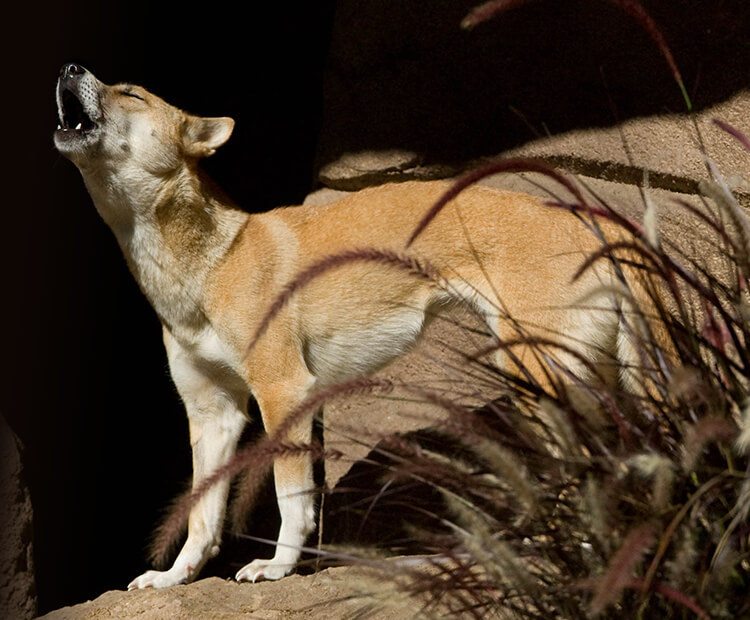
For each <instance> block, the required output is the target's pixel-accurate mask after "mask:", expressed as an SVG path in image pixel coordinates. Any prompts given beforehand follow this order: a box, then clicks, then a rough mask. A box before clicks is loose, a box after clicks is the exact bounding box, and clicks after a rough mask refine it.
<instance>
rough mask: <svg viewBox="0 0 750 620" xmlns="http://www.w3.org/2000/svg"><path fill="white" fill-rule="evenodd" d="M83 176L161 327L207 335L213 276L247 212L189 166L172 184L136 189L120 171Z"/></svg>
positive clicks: (152, 180) (147, 182) (153, 181)
mask: <svg viewBox="0 0 750 620" xmlns="http://www.w3.org/2000/svg"><path fill="white" fill-rule="evenodd" d="M83 176H84V179H85V181H86V185H87V187H88V189H89V192H90V194H91V196H92V198H93V200H94V204H95V205H96V208H97V210H98V211H99V213H100V214H101V216H102V218H103V219H104V220H105V222H106V223H107V224H108V225H109V226H110V228H111V229H112V231H113V232H114V233H115V236H116V237H117V240H118V242H119V244H120V247H121V248H122V251H123V254H124V255H125V258H126V260H127V262H128V266H129V267H130V270H131V271H132V273H133V275H134V276H135V278H136V280H137V281H138V284H139V285H140V287H141V289H142V290H143V292H144V294H145V295H146V297H148V299H149V301H150V302H151V305H152V306H153V307H154V309H155V310H156V312H157V314H158V315H159V318H160V319H161V320H162V322H163V323H164V324H165V325H166V326H167V327H168V329H170V331H172V332H173V333H174V334H175V335H177V334H178V333H181V332H184V333H185V334H186V335H188V334H190V333H197V332H198V331H200V330H201V329H203V328H204V327H205V326H206V324H207V318H206V315H205V312H204V308H203V304H204V300H205V293H206V285H207V280H208V277H209V274H210V272H211V271H212V270H213V269H214V268H215V267H216V266H217V265H218V264H220V263H221V262H222V261H223V259H224V258H225V256H226V255H227V253H228V251H229V249H230V247H231V245H232V243H233V241H234V240H235V238H236V237H237V235H238V234H239V233H240V231H241V230H242V229H243V228H244V226H245V225H246V223H247V220H248V217H249V216H248V214H246V213H244V212H242V211H240V210H238V209H236V208H233V207H232V206H230V204H229V203H228V201H227V200H226V199H225V198H224V197H223V196H222V195H221V192H219V191H218V190H217V189H216V188H215V186H214V185H213V184H212V183H211V181H210V180H209V179H208V178H207V177H205V176H204V175H203V174H202V173H201V172H200V171H198V170H196V169H194V168H189V167H187V166H185V167H184V168H182V169H180V170H178V171H177V172H175V173H174V174H172V175H170V176H169V177H168V178H164V177H155V176H154V177H149V178H145V179H144V178H143V177H140V178H139V179H138V182H137V183H133V182H129V180H128V178H127V175H126V174H124V173H122V171H120V172H119V173H118V172H111V173H106V172H105V173H102V172H99V173H88V174H87V173H86V172H85V171H84V172H83ZM123 177H124V178H123Z"/></svg>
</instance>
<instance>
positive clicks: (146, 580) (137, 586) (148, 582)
mask: <svg viewBox="0 0 750 620" xmlns="http://www.w3.org/2000/svg"><path fill="white" fill-rule="evenodd" d="M188 576H189V575H188V573H187V572H186V571H182V574H180V573H179V572H175V571H173V570H167V571H159V570H150V571H147V572H145V573H143V574H142V575H141V576H140V577H136V578H135V579H133V581H131V582H130V583H129V584H128V590H142V589H143V588H169V587H170V586H176V585H178V584H181V583H187V581H188Z"/></svg>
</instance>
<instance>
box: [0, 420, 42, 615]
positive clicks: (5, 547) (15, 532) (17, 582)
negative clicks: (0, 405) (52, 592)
mask: <svg viewBox="0 0 750 620" xmlns="http://www.w3.org/2000/svg"><path fill="white" fill-rule="evenodd" d="M20 453H21V444H20V441H19V440H18V438H17V437H16V436H15V434H14V433H13V431H12V430H11V429H10V427H9V426H8V424H7V423H6V421H5V418H4V417H3V416H2V415H0V618H5V619H6V620H25V619H26V618H33V617H34V616H36V605H37V598H36V582H35V580H34V558H33V547H32V538H33V527H32V514H33V511H32V507H31V496H30V495H29V489H28V488H27V486H26V484H25V482H24V479H23V467H22V465H21V456H20Z"/></svg>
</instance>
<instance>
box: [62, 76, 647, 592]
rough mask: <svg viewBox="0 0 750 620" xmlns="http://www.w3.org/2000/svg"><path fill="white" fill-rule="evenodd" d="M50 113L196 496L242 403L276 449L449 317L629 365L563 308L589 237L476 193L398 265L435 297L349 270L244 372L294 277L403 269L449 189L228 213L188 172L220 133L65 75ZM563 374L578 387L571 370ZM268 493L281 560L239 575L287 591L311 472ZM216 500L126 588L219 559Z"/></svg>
mask: <svg viewBox="0 0 750 620" xmlns="http://www.w3.org/2000/svg"><path fill="white" fill-rule="evenodd" d="M57 103H58V110H59V118H60V127H59V128H58V130H57V132H56V133H55V144H56V146H57V148H58V149H59V151H60V152H61V153H62V154H64V155H65V156H66V157H68V158H69V159H70V160H71V161H73V163H75V164H76V166H77V167H78V168H79V170H80V171H81V174H82V175H83V178H84V181H85V183H86V187H87V188H88V191H89V193H90V194H91V197H92V199H93V201H94V204H95V205H96V208H97V210H98V211H99V213H100V214H101V216H102V217H103V218H104V220H105V221H106V222H107V224H108V225H109V226H110V227H111V228H112V230H113V232H114V233H115V236H116V237H117V240H118V242H119V244H120V247H121V248H122V251H123V253H124V254H125V258H126V260H127V262H128V265H129V266H130V269H131V271H132V272H133V275H134V276H135V278H136V279H137V281H138V283H139V284H140V287H141V289H142V290H143V292H144V293H145V295H146V296H147V297H148V299H149V300H150V302H151V304H152V305H153V307H154V309H155V310H156V312H157V314H158V315H159V318H160V319H161V322H162V324H163V327H164V330H163V331H164V343H165V346H166V350H167V355H168V358H169V366H170V369H171V373H172V377H173V379H174V382H175V384H176V385H177V388H178V390H179V393H180V395H181V397H182V399H183V401H184V404H185V407H186V409H187V415H188V420H189V425H190V441H191V444H192V448H193V468H194V480H193V484H194V485H196V484H198V483H199V482H200V481H201V480H202V479H204V478H205V477H206V476H207V475H209V474H210V473H211V472H212V471H214V470H215V469H216V468H217V467H220V466H221V465H222V464H224V463H226V462H227V461H228V459H230V457H231V456H232V455H233V453H234V452H235V448H236V445H237V441H238V438H239V436H240V433H241V431H242V429H243V427H244V425H245V422H246V415H247V414H246V403H247V400H248V398H249V397H250V396H253V397H254V398H255V399H257V402H258V404H259V406H260V410H261V412H262V417H263V423H264V425H265V428H266V430H267V431H268V432H273V431H274V429H276V428H278V427H279V425H280V424H281V422H282V421H283V420H284V418H285V416H286V415H287V414H288V413H289V412H290V411H292V410H293V409H294V408H295V406H296V405H298V404H299V403H301V402H302V401H303V400H304V399H305V398H306V397H308V396H309V395H310V394H311V393H312V392H313V391H314V390H316V389H318V388H320V387H321V386H326V385H331V384H336V383H339V382H342V381H344V380H347V379H350V378H352V377H356V376H358V375H364V374H367V373H371V372H373V371H374V370H376V369H378V368H381V367H382V366H384V365H385V364H387V363H388V362H390V361H391V360H393V359H394V358H396V357H398V356H400V355H402V354H403V353H404V352H406V351H407V350H408V349H409V348H410V347H412V345H413V344H414V343H415V342H416V341H417V340H418V338H419V337H420V335H421V333H422V332H423V329H424V327H425V325H426V323H427V322H428V320H429V318H430V317H431V316H432V315H433V314H434V313H435V312H436V311H439V310H440V308H441V307H442V306H444V304H446V303H447V302H450V301H455V300H460V301H462V302H465V303H468V304H470V305H473V306H474V307H475V308H476V309H477V310H479V311H480V312H481V313H482V315H483V316H484V317H485V318H486V321H487V324H488V326H489V328H490V330H491V331H492V333H493V334H495V335H496V337H498V338H500V339H503V338H508V337H514V336H515V335H516V332H515V330H514V328H513V326H512V325H511V324H510V322H509V321H507V316H508V314H510V315H512V316H513V317H514V318H517V319H519V320H521V321H523V323H524V325H526V326H527V327H528V329H529V333H532V334H537V335H541V336H544V337H554V338H556V339H558V340H559V341H561V342H565V343H566V344H567V345H568V346H570V347H571V348H573V349H574V350H575V351H577V352H578V353H579V354H580V355H582V356H584V357H585V358H587V359H589V360H591V361H592V362H594V363H601V364H603V365H604V362H605V361H606V360H610V361H611V360H612V359H613V358H619V359H620V361H626V362H627V361H631V362H632V361H633V351H632V347H630V346H629V345H628V338H627V336H626V335H625V334H624V332H623V328H622V326H621V325H620V315H618V313H617V312H614V311H613V306H612V302H611V300H606V303H605V302H602V303H601V304H600V305H599V306H592V304H591V303H587V304H586V305H587V307H586V308H583V307H580V306H579V307H576V306H575V302H576V300H579V299H581V298H582V297H583V296H584V295H585V294H586V292H587V291H589V290H590V289H591V288H593V287H597V286H599V284H600V279H601V278H607V277H608V275H607V274H606V273H597V272H595V271H593V270H591V271H588V272H587V273H586V275H585V276H584V277H583V278H580V279H579V280H577V281H576V282H575V283H574V284H573V283H571V280H572V276H573V275H574V273H575V271H576V269H577V268H578V266H579V265H580V264H581V261H582V258H583V256H584V253H585V252H587V251H590V250H591V249H592V248H595V247H597V245H598V241H597V239H596V238H595V236H594V235H593V234H591V233H590V232H589V231H588V230H587V228H586V227H585V226H584V225H583V224H582V223H581V222H580V221H579V220H577V219H576V218H574V217H572V216H570V215H569V214H567V213H566V212H564V211H561V210H556V209H550V208H546V207H544V206H543V205H542V204H541V201H540V200H539V199H537V198H533V197H531V196H527V195H521V194H515V193H508V192H501V191H497V190H493V189H489V188H486V187H473V188H470V189H467V190H466V191H465V192H463V193H462V194H461V195H460V196H459V197H458V198H457V199H455V200H454V201H453V202H452V203H451V204H450V205H449V206H448V207H447V208H446V209H444V210H443V211H442V212H441V213H440V215H438V217H437V218H436V219H435V220H434V221H433V222H432V223H431V224H430V225H429V226H428V227H427V229H426V230H425V231H424V233H423V234H422V235H421V236H420V237H419V238H418V239H417V241H416V243H415V244H414V245H413V246H412V247H411V248H410V249H409V250H408V255H410V256H416V257H419V258H420V259H423V260H426V261H429V263H430V264H432V265H433V266H434V267H436V268H437V269H438V270H439V271H440V272H441V274H442V276H443V277H444V278H445V279H446V280H447V281H448V282H449V285H448V287H447V288H441V287H437V286H433V285H431V284H430V283H429V282H427V281H425V280H423V279H419V278H414V277H413V276H411V275H409V274H408V273H407V272H406V271H402V270H399V269H394V268H392V267H388V266H384V265H379V264H368V263H362V262H358V263H356V264H349V265H345V266H344V267H341V268H338V269H335V270H332V271H330V272H327V273H326V274H325V275H323V276H322V277H320V278H318V279H315V280H313V281H312V282H311V283H310V284H309V285H308V286H306V287H304V288H303V289H301V290H300V291H299V292H298V293H297V294H296V295H295V296H294V297H293V299H292V300H291V303H290V304H289V305H287V306H286V307H285V308H284V309H283V311H282V312H281V313H280V314H279V315H278V316H277V317H276V318H275V319H274V320H273V321H272V322H271V324H270V327H269V329H268V331H267V332H266V333H265V335H264V336H263V337H262V338H261V340H260V341H259V342H258V343H257V346H255V347H254V348H253V349H252V351H251V352H250V354H249V355H248V354H247V351H248V344H249V342H250V340H251V339H252V337H253V335H254V333H255V330H256V329H257V327H258V326H259V324H260V322H261V321H262V319H263V317H264V315H265V314H266V312H267V310H268V309H269V306H270V305H271V304H272V302H273V301H274V299H275V298H276V297H277V295H279V293H280V292H281V291H282V289H283V287H284V286H285V285H286V284H287V283H288V282H289V281H290V280H291V279H292V278H293V277H294V276H295V275H296V274H298V273H299V272H300V271H301V270H303V269H305V268H306V267H308V266H309V265H311V264H313V263H315V262H316V261H319V260H320V259H322V258H323V257H325V256H327V255H329V254H332V253H336V252H340V251H343V250H349V249H352V248H370V247H374V248H381V249H385V250H390V251H395V252H402V253H403V252H404V248H405V243H406V241H407V239H408V238H409V235H410V234H411V232H412V231H413V230H414V228H415V226H416V224H417V223H418V222H419V220H420V218H421V217H422V216H423V215H424V214H425V213H426V211H427V210H428V209H429V207H430V206H431V205H432V204H433V203H434V202H435V201H436V200H437V199H438V198H439V197H440V196H441V194H442V193H443V192H444V191H445V190H446V189H447V188H448V187H449V185H448V184H446V183H442V182H435V183H417V182H410V183H403V184H394V185H386V186H383V187H378V188H373V189H368V190H364V191H362V192H358V193H355V194H352V195H350V196H347V197H345V198H343V199H341V200H339V201H338V202H335V203H333V204H330V205H328V206H324V207H317V208H314V209H308V208H299V207H297V208H281V209H276V210H274V211H271V212H269V213H264V214H261V215H248V214H246V213H244V212H242V211H240V210H237V209H235V208H233V207H232V206H231V205H228V204H226V203H225V202H224V201H223V199H222V198H221V197H220V194H219V193H217V192H215V191H214V190H213V189H212V185H211V184H210V183H209V182H208V180H207V179H206V178H205V177H204V176H203V174H202V173H201V171H200V169H199V167H198V162H199V160H200V159H201V158H203V157H207V156H209V155H211V154H213V153H214V152H215V150H216V149H217V148H219V147H220V146H221V145H222V144H223V143H224V142H225V141H226V140H227V139H228V138H229V136H230V134H231V133H232V129H233V125H234V122H233V121H232V120H231V119H229V118H199V117H195V116H191V115H189V114H186V113H185V112H182V111H180V110H178V109H176V108H174V107H172V106H170V105H168V104H167V103H165V102H164V101H163V100H161V99H159V98H158V97H156V96H154V95H152V94H151V93H149V92H147V91H146V90H144V89H143V88H140V87H137V86H132V85H128V84H119V85H115V86H107V85H104V84H102V83H101V82H99V81H98V80H97V79H96V78H95V77H94V76H93V75H92V74H91V73H89V72H88V71H86V70H85V69H83V68H81V67H79V66H77V65H67V66H65V67H64V68H63V70H62V72H61V75H60V79H59V81H58V85H57ZM504 317H505V319H506V320H504ZM498 361H499V363H507V360H503V359H499V360H498ZM563 361H564V362H566V363H567V364H569V365H570V366H571V367H573V369H574V371H575V372H578V373H580V374H584V370H583V369H584V366H583V365H582V364H580V363H577V360H575V359H574V358H573V357H570V356H569V358H568V359H567V360H563ZM310 433H311V420H310V419H305V420H304V422H303V423H299V424H297V425H296V426H295V428H294V430H293V431H292V432H291V433H290V435H291V437H290V439H292V440H294V441H309V439H310ZM274 477H275V485H276V492H277V497H278V503H279V508H280V511H281V519H282V521H281V529H280V531H279V536H278V545H277V549H276V554H275V555H274V557H273V558H272V559H270V560H255V561H253V562H251V563H250V564H248V565H247V566H245V567H244V568H242V569H241V570H240V571H239V573H238V574H237V579H238V580H251V581H255V580H256V579H259V578H265V579H278V578H280V577H283V576H284V575H286V574H287V573H289V572H290V571H291V570H292V569H293V568H294V566H295V563H296V562H297V560H298V558H299V555H300V551H299V548H300V546H301V545H303V543H304V541H305V538H306V537H307V536H308V534H309V533H310V532H311V531H312V530H313V529H314V525H315V516H314V499H313V495H312V493H311V491H312V489H313V480H312V466H311V462H310V459H309V458H307V457H302V456H294V457H285V458H278V459H277V460H276V462H275V463H274ZM228 489H229V482H228V481H225V482H222V483H220V484H217V485H215V486H214V487H213V488H212V489H211V491H209V492H208V493H207V494H205V495H204V496H203V498H202V499H201V500H200V501H199V503H198V504H197V505H196V506H195V507H194V508H193V510H192V512H191V514H190V519H189V527H188V537H187V540H186V542H185V545H184V546H183V548H182V550H181V551H180V553H179V555H178V557H177V559H176V560H175V562H174V564H173V566H172V567H171V568H170V569H169V570H167V571H164V572H158V571H148V572H146V573H145V574H143V575H141V576H140V577H138V578H136V579H135V580H134V581H133V582H132V583H131V584H130V588H145V587H149V586H153V587H166V586H171V585H174V584H178V583H185V582H187V581H190V580H191V579H193V578H194V577H195V576H196V575H197V573H198V571H199V570H200V569H201V567H202V566H203V565H204V563H205V562H206V561H207V560H208V559H209V558H210V557H212V556H214V555H216V553H218V550H219V543H220V537H221V530H222V525H223V519H224V514H225V504H226V500H227V495H228Z"/></svg>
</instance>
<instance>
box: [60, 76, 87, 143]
mask: <svg viewBox="0 0 750 620" xmlns="http://www.w3.org/2000/svg"><path fill="white" fill-rule="evenodd" d="M58 120H59V125H58V126H57V129H58V131H62V132H63V133H68V132H73V133H87V132H90V131H92V130H93V129H96V123H95V122H94V121H93V120H92V119H91V118H90V117H89V115H88V114H86V111H85V110H84V108H83V104H82V103H81V100H80V99H79V98H78V96H77V95H76V94H75V93H74V92H73V91H72V90H70V89H69V88H64V87H63V88H62V89H61V92H60V98H59V106H58Z"/></svg>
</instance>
